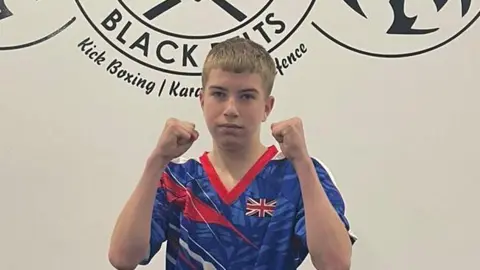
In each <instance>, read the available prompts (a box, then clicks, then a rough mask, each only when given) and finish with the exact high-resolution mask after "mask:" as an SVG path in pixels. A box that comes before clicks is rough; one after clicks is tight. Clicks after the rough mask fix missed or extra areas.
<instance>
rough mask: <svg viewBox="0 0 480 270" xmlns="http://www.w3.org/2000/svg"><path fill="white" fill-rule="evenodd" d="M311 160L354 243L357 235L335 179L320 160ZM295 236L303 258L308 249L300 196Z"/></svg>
mask: <svg viewBox="0 0 480 270" xmlns="http://www.w3.org/2000/svg"><path fill="white" fill-rule="evenodd" d="M312 161H313V164H314V166H315V170H316V172H317V176H318V179H319V180H320V183H321V185H322V187H323V190H324V191H325V193H326V194H327V197H328V199H329V201H330V203H331V204H332V206H333V208H334V209H335V211H336V212H337V214H338V216H339V218H340V219H341V220H342V222H343V224H344V226H345V229H346V230H347V231H348V233H349V235H350V240H351V242H352V244H354V243H355V241H356V240H357V237H356V236H355V235H354V234H353V233H352V232H351V229H350V223H349V221H348V218H347V216H346V211H345V208H346V207H345V201H344V200H343V197H342V194H341V193H340V191H339V189H338V188H337V186H336V184H335V180H334V179H333V176H332V174H331V173H330V171H329V170H328V168H327V167H326V166H325V165H323V164H322V163H321V162H320V161H318V160H316V159H312ZM295 236H296V237H297V238H298V241H299V243H298V244H299V245H300V249H299V256H303V258H305V256H306V254H307V253H308V249H307V239H306V227H305V211H304V208H303V200H302V199H301V198H300V200H299V205H298V210H297V214H296V224H295ZM303 258H302V259H303Z"/></svg>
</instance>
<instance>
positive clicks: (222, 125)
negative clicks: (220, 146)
mask: <svg viewBox="0 0 480 270" xmlns="http://www.w3.org/2000/svg"><path fill="white" fill-rule="evenodd" d="M218 127H220V128H229V129H241V128H242V127H241V126H239V125H236V124H221V125H218Z"/></svg>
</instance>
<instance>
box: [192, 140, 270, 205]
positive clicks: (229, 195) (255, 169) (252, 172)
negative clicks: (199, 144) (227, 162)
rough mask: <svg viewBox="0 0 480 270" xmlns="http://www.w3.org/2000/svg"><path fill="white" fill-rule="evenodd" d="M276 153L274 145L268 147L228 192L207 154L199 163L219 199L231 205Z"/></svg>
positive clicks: (201, 157)
mask: <svg viewBox="0 0 480 270" xmlns="http://www.w3.org/2000/svg"><path fill="white" fill-rule="evenodd" d="M277 153H278V150H277V148H276V147H275V145H272V146H270V147H268V149H267V150H266V151H265V153H263V155H262V156H260V158H259V159H258V160H257V161H256V162H255V164H253V166H252V167H251V168H250V169H249V170H248V171H247V173H246V174H245V175H244V176H243V178H242V179H240V181H239V182H238V183H237V184H236V185H235V187H233V188H232V189H231V190H230V191H228V190H227V188H226V187H225V185H224V184H223V182H222V180H221V179H220V176H219V175H218V173H217V171H216V170H215V168H214V167H213V164H212V163H211V161H210V159H209V158H208V152H204V153H203V155H201V156H200V163H201V164H202V166H203V169H204V170H205V173H206V174H207V177H208V178H209V179H210V182H211V184H212V186H213V188H214V189H215V191H216V192H217V194H218V196H219V197H220V199H221V200H222V201H223V202H224V203H225V204H231V203H232V202H234V201H235V200H236V199H238V197H239V196H240V195H241V194H242V193H243V192H244V191H245V190H246V189H247V188H248V186H249V185H250V184H251V183H252V181H253V180H254V179H255V177H256V176H257V175H258V173H260V171H261V170H263V168H264V167H265V165H267V163H268V162H269V161H270V160H272V158H273V157H274V156H275V155H276V154H277Z"/></svg>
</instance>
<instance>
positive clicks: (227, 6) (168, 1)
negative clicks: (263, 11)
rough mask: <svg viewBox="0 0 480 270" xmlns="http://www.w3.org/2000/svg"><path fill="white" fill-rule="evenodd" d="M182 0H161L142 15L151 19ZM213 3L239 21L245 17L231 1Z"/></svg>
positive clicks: (221, 0) (197, 0)
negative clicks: (161, 0)
mask: <svg viewBox="0 0 480 270" xmlns="http://www.w3.org/2000/svg"><path fill="white" fill-rule="evenodd" d="M200 1H201V0H195V2H200ZM181 2H182V0H165V1H163V2H161V3H160V4H158V5H156V6H154V7H153V8H151V9H150V10H148V11H147V12H145V13H144V14H143V15H144V16H145V17H147V18H148V19H149V20H153V19H155V18H156V17H158V16H159V15H161V14H162V13H164V12H166V11H167V10H169V9H171V8H173V7H174V6H176V5H178V4H180V3H181ZM212 2H213V3H215V4H216V5H217V6H219V7H220V8H221V9H223V10H224V11H225V12H227V13H228V14H229V15H230V16H232V17H233V18H235V19H236V20H237V21H239V22H241V21H243V20H245V19H246V18H247V15H245V14H244V13H243V12H241V11H240V10H239V9H237V8H236V7H234V6H233V5H232V4H231V3H229V2H228V1H227V0H212Z"/></svg>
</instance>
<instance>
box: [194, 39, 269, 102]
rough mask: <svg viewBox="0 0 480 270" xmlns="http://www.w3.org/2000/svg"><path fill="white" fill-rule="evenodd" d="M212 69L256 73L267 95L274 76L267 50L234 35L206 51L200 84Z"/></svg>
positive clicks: (205, 79) (203, 82)
mask: <svg viewBox="0 0 480 270" xmlns="http://www.w3.org/2000/svg"><path fill="white" fill-rule="evenodd" d="M212 69H222V70H224V71H227V72H235V73H243V72H248V73H256V74H258V75H260V77H261V78H262V80H263V83H264V87H265V89H266V91H267V93H266V94H267V96H270V94H271V92H272V89H273V84H274V81H275V76H276V68H275V62H274V61H273V58H272V57H271V56H270V54H269V53H268V51H267V50H266V49H265V48H264V47H263V46H261V45H260V44H258V43H255V42H254V41H251V40H248V39H246V38H240V37H234V38H230V39H227V40H225V41H223V42H221V43H218V44H216V45H215V46H213V48H212V49H211V50H210V52H209V53H208V55H207V57H206V59H205V62H204V65H203V72H202V85H203V87H204V88H205V84H206V81H207V79H208V76H209V75H210V71H211V70H212Z"/></svg>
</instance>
